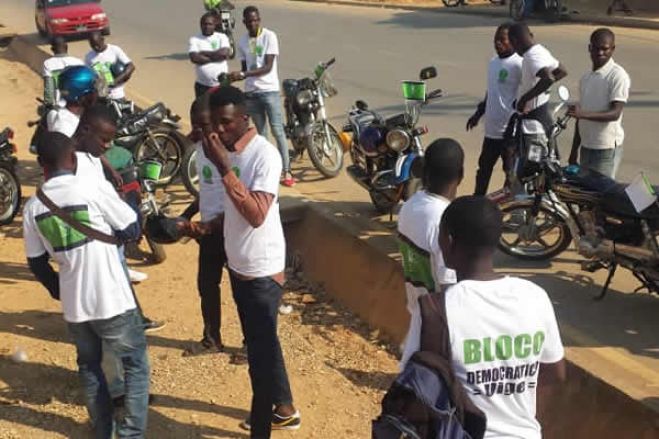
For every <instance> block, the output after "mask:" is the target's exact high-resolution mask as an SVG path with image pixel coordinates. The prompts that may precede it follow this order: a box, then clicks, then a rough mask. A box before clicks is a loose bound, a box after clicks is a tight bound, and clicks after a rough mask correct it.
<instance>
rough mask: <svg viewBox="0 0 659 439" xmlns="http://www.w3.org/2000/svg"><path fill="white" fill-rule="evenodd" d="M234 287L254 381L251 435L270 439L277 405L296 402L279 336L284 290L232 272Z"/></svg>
mask: <svg viewBox="0 0 659 439" xmlns="http://www.w3.org/2000/svg"><path fill="white" fill-rule="evenodd" d="M231 288H232V289H233V298H234V300H235V302H236V305H237V306H238V315H239V317H240V325H241V326H242V330H243V334H244V336H245V341H246V342H247V361H248V363H249V377H250V380H251V381H252V408H251V413H250V424H251V437H252V438H259V439H261V438H269V437H270V428H271V421H272V409H273V405H282V404H292V403H293V396H292V395H291V386H290V384H289V382H288V375H287V373H286V365H285V364H284V356H283V354H282V351H281V345H280V344H279V336H278V335H277V312H278V310H279V303H280V301H281V296H282V293H283V290H282V287H281V285H279V284H278V283H277V282H275V281H274V280H272V279H271V278H269V277H261V278H257V279H251V280H241V279H239V278H238V277H237V276H236V275H235V274H234V273H231Z"/></svg>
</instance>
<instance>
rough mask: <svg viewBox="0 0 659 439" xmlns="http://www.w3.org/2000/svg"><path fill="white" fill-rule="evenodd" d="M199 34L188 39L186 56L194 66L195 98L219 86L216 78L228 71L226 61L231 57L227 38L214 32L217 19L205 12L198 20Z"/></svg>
mask: <svg viewBox="0 0 659 439" xmlns="http://www.w3.org/2000/svg"><path fill="white" fill-rule="evenodd" d="M199 24H200V27H201V33H199V34H197V35H195V36H194V37H191V38H190V46H189V49H188V56H189V57H190V62H192V64H194V65H195V70H196V72H197V80H196V81H195V83H194V94H195V98H198V97H199V96H201V95H203V94H204V93H206V92H207V91H208V90H209V89H211V88H212V87H216V86H218V85H220V83H219V81H218V79H217V77H218V76H219V75H220V74H222V73H226V72H228V71H229V67H228V65H227V59H228V58H229V56H231V43H230V42H229V38H228V37H227V36H226V35H224V34H222V33H220V32H215V26H216V25H217V17H216V16H215V15H214V14H213V13H212V12H206V13H205V14H204V15H202V16H201V20H200V23H199Z"/></svg>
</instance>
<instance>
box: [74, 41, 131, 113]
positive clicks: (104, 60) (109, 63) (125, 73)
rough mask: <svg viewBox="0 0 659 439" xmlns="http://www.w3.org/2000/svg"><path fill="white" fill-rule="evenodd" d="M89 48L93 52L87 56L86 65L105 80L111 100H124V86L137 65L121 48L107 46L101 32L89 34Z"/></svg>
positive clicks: (111, 45) (112, 45)
mask: <svg viewBox="0 0 659 439" xmlns="http://www.w3.org/2000/svg"><path fill="white" fill-rule="evenodd" d="M89 46H90V47H91V49H92V50H90V51H89V52H88V53H87V55H85V64H86V65H88V66H89V67H91V68H92V69H94V70H95V71H96V72H97V73H98V75H99V76H100V77H101V78H103V79H104V80H105V82H106V84H107V85H108V87H109V93H108V97H109V98H110V99H116V100H123V99H124V98H125V97H126V93H125V91H124V85H125V84H126V82H128V80H129V79H130V78H131V76H132V75H133V73H134V72H135V65H134V64H133V62H132V61H131V59H130V58H129V57H128V55H126V52H124V51H123V50H122V49H121V47H119V46H115V45H114V44H107V43H106V42H105V37H104V36H103V34H102V33H101V32H92V33H91V34H89Z"/></svg>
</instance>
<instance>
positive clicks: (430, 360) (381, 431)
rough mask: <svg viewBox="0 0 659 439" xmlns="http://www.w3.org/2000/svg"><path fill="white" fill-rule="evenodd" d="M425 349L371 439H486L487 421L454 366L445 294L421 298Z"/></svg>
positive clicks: (393, 390)
mask: <svg viewBox="0 0 659 439" xmlns="http://www.w3.org/2000/svg"><path fill="white" fill-rule="evenodd" d="M419 305H420V307H421V316H422V324H421V350H420V351H419V352H416V353H415V354H414V355H413V356H412V358H410V360H409V361H408V363H407V365H406V366H405V369H404V370H403V371H402V372H401V373H400V374H399V375H398V377H396V380H395V381H394V383H393V384H392V385H391V387H390V388H389V390H388V391H387V393H386V394H385V396H384V399H383V400H382V413H381V415H380V416H379V417H378V418H377V419H375V420H374V421H373V425H372V439H402V438H406V439H481V438H482V437H483V435H484V434H485V426H486V418H485V414H484V413H483V412H481V411H480V410H479V409H478V408H477V407H476V406H475V405H474V404H473V403H472V402H471V400H470V399H469V397H468V396H467V394H466V393H465V391H464V389H463V387H462V384H461V383H460V382H459V381H458V380H457V379H456V377H455V373H454V372H453V368H452V366H451V354H450V353H451V346H450V341H449V332H448V326H447V324H446V308H445V306H444V294H443V293H433V294H429V295H424V296H422V297H421V298H420V299H419Z"/></svg>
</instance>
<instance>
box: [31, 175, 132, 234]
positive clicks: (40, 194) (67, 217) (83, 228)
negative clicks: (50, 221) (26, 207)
mask: <svg viewBox="0 0 659 439" xmlns="http://www.w3.org/2000/svg"><path fill="white" fill-rule="evenodd" d="M37 198H38V199H39V201H41V202H42V203H43V204H44V205H45V206H46V207H47V208H48V209H49V210H50V211H51V212H52V213H53V215H55V216H57V217H58V218H59V219H61V220H62V221H64V222H65V223H67V224H68V225H69V226H71V227H73V228H74V229H75V230H77V231H78V232H80V233H82V234H83V235H85V236H86V237H88V238H91V239H94V240H96V241H101V242H104V243H106V244H112V245H120V244H121V241H119V239H117V237H116V236H113V235H108V234H106V233H103V232H99V231H98V230H96V229H94V228H92V227H89V226H87V225H85V224H82V223H81V222H80V221H78V220H76V219H75V218H73V216H71V214H70V213H69V212H67V211H66V210H64V209H62V208H61V207H59V206H58V205H57V204H55V203H54V202H53V200H51V199H50V198H48V196H47V195H46V194H45V193H44V191H42V190H41V188H39V189H37Z"/></svg>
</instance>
